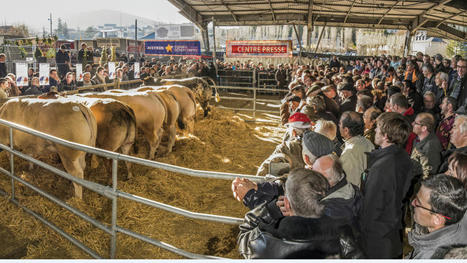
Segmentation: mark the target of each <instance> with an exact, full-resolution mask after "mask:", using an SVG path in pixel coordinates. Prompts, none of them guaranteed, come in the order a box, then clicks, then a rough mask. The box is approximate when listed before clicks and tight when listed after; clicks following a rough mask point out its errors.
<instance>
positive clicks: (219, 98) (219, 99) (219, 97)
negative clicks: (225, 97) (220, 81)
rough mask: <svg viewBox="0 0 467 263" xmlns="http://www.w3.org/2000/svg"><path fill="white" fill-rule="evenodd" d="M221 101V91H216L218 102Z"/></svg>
mask: <svg viewBox="0 0 467 263" xmlns="http://www.w3.org/2000/svg"><path fill="white" fill-rule="evenodd" d="M220 101H221V96H219V93H218V92H216V102H220Z"/></svg>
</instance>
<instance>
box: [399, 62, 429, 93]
mask: <svg viewBox="0 0 467 263" xmlns="http://www.w3.org/2000/svg"><path fill="white" fill-rule="evenodd" d="M404 80H408V81H410V82H412V84H413V85H414V86H415V90H416V91H417V92H419V93H421V92H422V90H423V82H424V80H423V74H422V73H420V70H419V67H418V64H417V63H416V62H414V61H412V60H409V61H407V70H406V71H405V76H404Z"/></svg>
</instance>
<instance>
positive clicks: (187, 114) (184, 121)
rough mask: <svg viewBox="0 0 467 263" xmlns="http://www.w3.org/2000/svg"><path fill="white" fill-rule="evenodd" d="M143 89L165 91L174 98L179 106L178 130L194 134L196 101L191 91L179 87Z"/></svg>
mask: <svg viewBox="0 0 467 263" xmlns="http://www.w3.org/2000/svg"><path fill="white" fill-rule="evenodd" d="M144 88H152V89H156V90H159V91H162V90H167V91H166V92H168V93H169V94H171V95H172V96H174V97H175V99H176V100H177V102H178V104H179V105H180V116H179V119H178V124H179V127H180V129H186V130H187V132H188V133H193V132H194V127H195V117H196V100H195V94H194V93H193V91H191V89H189V88H187V87H184V86H181V85H169V86H145V87H144Z"/></svg>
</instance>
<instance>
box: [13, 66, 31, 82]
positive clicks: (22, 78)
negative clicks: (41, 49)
mask: <svg viewBox="0 0 467 263" xmlns="http://www.w3.org/2000/svg"><path fill="white" fill-rule="evenodd" d="M28 81H29V78H28V63H16V86H28V85H29V83H28Z"/></svg>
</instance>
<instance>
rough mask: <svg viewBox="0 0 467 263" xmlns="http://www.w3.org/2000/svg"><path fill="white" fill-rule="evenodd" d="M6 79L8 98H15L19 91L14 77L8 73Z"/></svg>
mask: <svg viewBox="0 0 467 263" xmlns="http://www.w3.org/2000/svg"><path fill="white" fill-rule="evenodd" d="M6 79H7V80H8V83H9V92H8V94H9V96H10V97H16V96H19V95H21V90H20V89H19V88H18V86H17V85H16V76H15V74H13V73H8V75H7V77H6Z"/></svg>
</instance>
